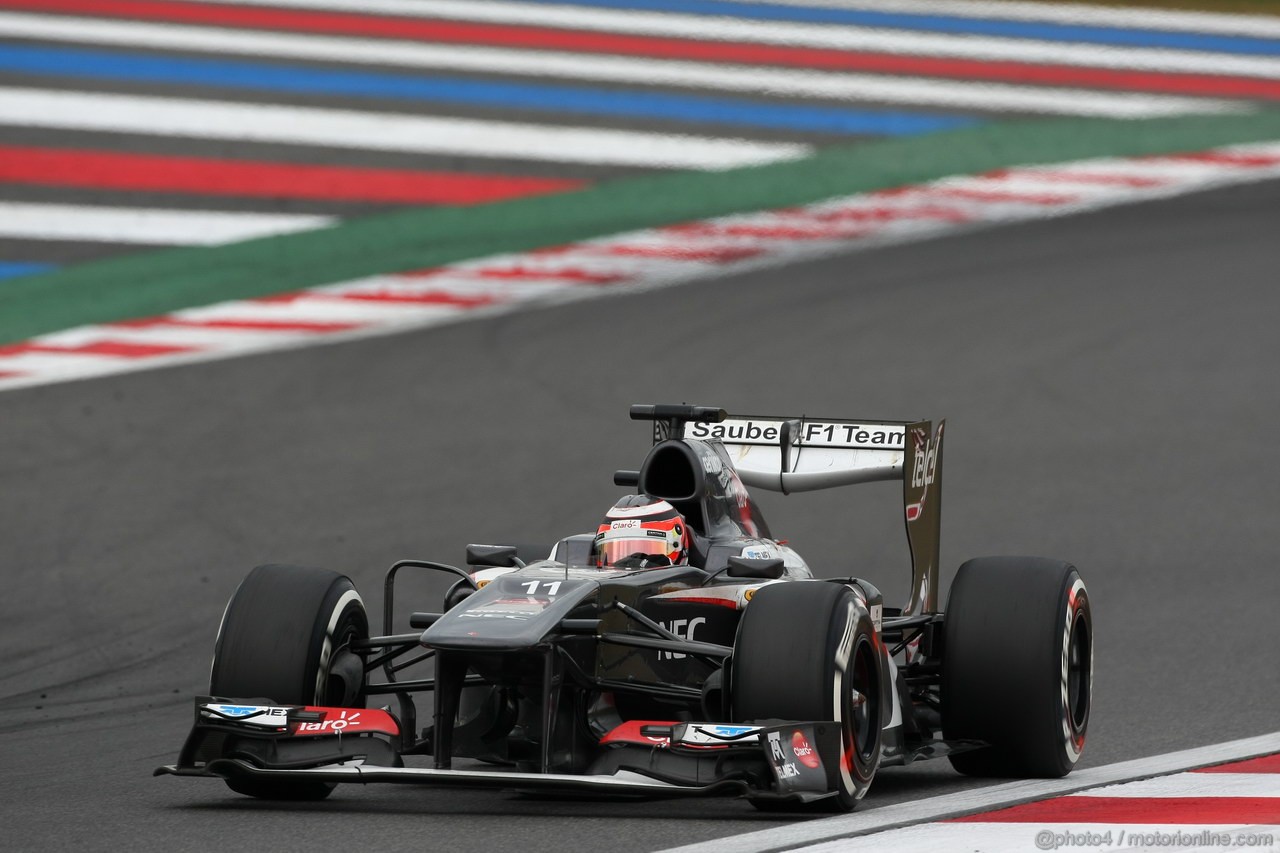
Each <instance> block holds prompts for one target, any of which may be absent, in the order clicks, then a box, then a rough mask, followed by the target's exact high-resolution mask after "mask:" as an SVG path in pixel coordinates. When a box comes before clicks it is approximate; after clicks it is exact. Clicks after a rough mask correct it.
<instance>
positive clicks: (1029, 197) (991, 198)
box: [921, 187, 1080, 207]
mask: <svg viewBox="0 0 1280 853" xmlns="http://www.w3.org/2000/svg"><path fill="white" fill-rule="evenodd" d="M921 192H924V193H927V194H929V195H941V196H947V197H949V198H963V199H968V200H970V201H987V202H993V203H997V204H1003V203H1005V202H1011V203H1015V204H1039V205H1044V206H1046V207H1050V206H1052V205H1056V204H1070V203H1071V202H1074V201H1079V200H1080V197H1079V196H1078V195H1069V194H1067V193H1015V192H1003V191H1000V190H973V189H964V188H962V187H923V188H922V189H921Z"/></svg>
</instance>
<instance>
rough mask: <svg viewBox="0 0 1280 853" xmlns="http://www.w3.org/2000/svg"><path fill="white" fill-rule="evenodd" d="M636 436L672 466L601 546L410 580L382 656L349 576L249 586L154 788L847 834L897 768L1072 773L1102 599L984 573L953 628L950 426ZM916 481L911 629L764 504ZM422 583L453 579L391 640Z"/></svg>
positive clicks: (962, 575)
mask: <svg viewBox="0 0 1280 853" xmlns="http://www.w3.org/2000/svg"><path fill="white" fill-rule="evenodd" d="M631 417H632V419H634V420H642V421H649V422H651V423H652V429H653V446H652V448H651V449H650V450H649V452H648V455H647V456H646V457H645V459H644V462H643V464H642V465H641V466H640V468H639V470H627V471H619V472H617V473H616V474H615V475H614V482H615V483H616V484H617V485H620V486H627V487H633V488H634V491H635V494H634V495H632V496H631V497H632V500H627V499H624V500H623V501H621V502H619V504H618V507H617V508H615V509H616V511H611V512H610V516H609V519H606V523H605V524H604V525H602V526H601V529H600V530H599V531H598V532H597V533H595V534H592V533H584V534H580V535H574V536H569V537H567V538H565V539H561V540H560V541H559V542H558V543H556V545H555V546H554V547H553V548H551V549H550V553H549V554H548V555H547V556H546V558H545V559H537V560H531V561H530V562H528V563H525V562H524V561H523V560H522V559H521V557H520V552H519V550H518V549H517V548H516V547H513V546H491V545H472V546H469V547H468V548H467V552H466V553H467V564H468V565H467V567H466V568H459V567H455V566H451V565H446V564H443V563H436V562H429V561H416V560H406V561H403V562H399V563H396V564H395V565H393V566H392V567H391V568H390V569H389V570H388V571H387V574H386V580H385V585H384V599H383V631H382V634H381V635H379V636H371V635H370V632H369V622H368V618H367V616H366V613H365V607H364V603H363V600H362V599H361V597H360V595H359V593H358V592H357V591H356V589H355V587H354V586H353V585H352V583H351V581H350V580H349V579H348V578H347V577H345V576H343V575H340V574H336V573H334V572H330V571H325V570H321V569H313V568H302V567H297V566H285V565H266V566H259V567H258V568H256V569H254V570H253V571H252V572H251V573H250V574H249V575H248V576H247V577H246V578H245V579H244V581H243V582H242V583H241V584H240V586H239V588H238V589H237V590H236V592H235V593H234V595H233V596H232V598H231V601H230V602H229V603H228V605H227V609H226V612H225V614H224V615H223V619H222V624H221V627H220V628H219V630H218V635H217V641H216V644H215V647H214V653H213V666H212V673H211V678H210V685H209V695H207V696H200V697H197V698H196V699H195V725H194V728H193V729H192V731H191V734H190V735H189V736H188V738H187V740H186V743H185V744H184V745H183V747H182V750H181V753H180V755H179V758H178V763H177V764H175V765H171V766H166V767H161V768H159V769H158V770H157V771H156V773H157V775H158V774H174V775H178V776H203V777H220V778H222V779H223V780H225V781H226V783H227V785H229V786H230V787H231V788H232V790H234V791H237V792H239V793H242V794H247V795H251V796H255V797H264V798H274V799H319V798H321V797H324V796H326V795H328V793H329V792H330V791H331V790H332V789H333V787H334V786H335V784H336V783H340V782H360V783H367V782H400V783H412V784H421V785H447V786H456V787H496V788H504V789H510V790H517V791H531V792H538V791H559V792H565V791H569V792H573V791H580V792H591V793H593V794H599V793H609V792H612V793H616V794H619V795H627V796H637V795H639V796H647V797H681V796H698V795H703V796H705V795H731V796H742V797H745V798H746V799H748V800H749V801H750V802H752V803H753V804H754V805H756V806H758V807H760V808H766V809H787V808H808V807H813V808H818V809H831V810H848V809H852V808H853V807H854V806H855V805H856V804H857V803H858V801H859V800H860V799H861V798H862V796H863V795H864V794H865V793H866V791H867V788H868V786H869V785H870V784H871V782H872V780H873V778H874V777H875V775H876V772H877V770H878V769H879V768H880V767H883V766H887V765H901V764H908V763H910V762H913V761H916V760H920V759H924V758H933V757H937V756H943V755H945V756H947V758H948V759H949V760H950V762H951V763H952V765H954V767H955V768H956V769H957V770H959V771H960V772H961V773H966V774H972V775H978V776H1010V777H1056V776H1062V775H1064V774H1066V773H1068V772H1070V770H1071V769H1072V767H1073V766H1074V765H1075V764H1076V762H1077V761H1078V759H1079V758H1080V755H1081V751H1082V749H1083V748H1084V741H1085V730H1086V728H1087V725H1088V721H1089V707H1090V699H1091V682H1092V654H1093V645H1092V633H1093V632H1092V622H1091V615H1090V607H1089V596H1088V594H1087V592H1086V590H1085V585H1084V582H1083V581H1082V580H1081V578H1080V575H1079V573H1078V572H1077V571H1076V569H1075V568H1074V567H1073V566H1071V565H1070V564H1068V563H1064V562H1059V561H1054V560H1047V559H1040V558H1033V557H984V558H979V559H973V560H969V561H968V562H966V563H964V564H963V565H962V566H960V568H959V571H958V573H957V574H956V576H955V579H954V581H953V583H952V585H951V590H950V596H949V601H948V607H947V609H946V611H945V612H943V611H942V610H941V609H940V608H939V606H938V594H939V582H938V581H939V567H938V553H939V549H938V534H939V519H940V499H941V488H942V439H943V430H944V427H945V422H943V423H939V424H938V427H937V430H936V431H934V430H933V427H932V425H931V423H930V422H928V421H918V422H912V421H875V422H865V421H852V420H832V419H828V420H816V419H811V418H802V417H801V418H791V417H755V416H739V415H734V416H729V415H726V413H725V412H724V411H723V410H720V409H715V408H706V407H696V406H685V405H656V406H653V405H644V406H633V407H632V409H631ZM897 479H900V480H902V483H903V490H902V494H903V507H904V509H903V514H904V518H905V524H906V531H907V540H908V544H909V546H910V551H911V564H912V578H911V583H910V587H909V594H908V598H907V601H906V603H905V604H904V605H903V606H902V607H901V608H892V607H886V606H884V604H883V601H882V598H881V593H880V591H879V590H878V589H877V588H876V586H875V585H874V584H873V583H872V582H871V581H869V580H867V579H865V578H861V577H853V576H843V577H823V578H817V577H815V576H814V574H813V572H812V571H811V570H810V568H809V566H808V565H807V564H806V563H805V562H804V560H803V559H801V557H800V555H799V554H798V553H796V551H794V550H793V549H792V548H791V547H789V546H788V545H787V544H785V543H784V542H783V541H782V540H779V539H777V538H775V537H774V535H773V534H772V533H771V532H770V530H769V528H768V526H767V525H766V524H765V521H764V519H763V518H762V517H761V514H760V511H759V509H758V507H757V506H756V504H755V503H754V502H753V500H752V498H751V496H750V494H749V493H748V491H747V486H751V487H753V488H759V489H769V490H774V491H779V492H783V493H790V492H798V491H806V490H813V489H827V488H831V487H837V486H844V485H850V484H855V483H864V482H871V481H877V480H897ZM654 506H660V507H664V508H665V509H666V510H672V511H673V512H669V513H667V514H666V515H665V516H664V518H666V519H667V520H666V521H665V522H663V524H664V525H665V526H663V527H662V528H661V529H654V530H641V529H633V528H640V527H641V526H642V525H640V523H639V521H637V520H636V519H632V518H630V517H629V516H630V514H632V513H634V514H636V515H640V514H643V513H644V512H647V511H648V509H652V508H653V507H654ZM646 508H648V509H646ZM673 519H674V520H673ZM623 534H627V535H631V534H634V535H635V536H640V537H645V536H653V537H655V541H656V540H661V541H662V542H663V543H665V544H661V545H658V546H657V547H656V548H646V547H644V546H645V545H646V544H649V543H648V542H647V540H644V539H638V540H636V539H633V541H635V542H638V543H639V546H640V547H639V550H638V551H637V552H636V553H633V554H631V555H629V557H625V558H623V559H619V560H610V559H605V556H604V555H605V553H606V550H607V546H609V543H616V542H617V541H621V540H620V538H619V537H621V536H622V535H623ZM629 547H633V546H624V547H623V548H622V550H624V551H625V550H628V548H629ZM672 547H674V548H676V550H675V551H674V552H671V553H670V554H667V553H662V552H663V551H664V550H665V549H667V548H672ZM672 554H674V555H676V556H677V557H678V559H675V560H672V559H670V557H671V556H672ZM823 568H824V571H823V574H824V575H829V574H833V573H843V572H846V571H848V568H847V567H843V566H841V567H823ZM405 572H434V573H443V574H445V575H446V576H449V577H450V578H453V579H454V582H453V584H452V586H451V587H450V588H449V590H448V592H447V593H446V594H445V596H444V601H443V605H442V607H441V608H440V610H438V611H432V612H422V611H417V612H412V613H411V615H410V616H409V618H408V622H409V625H410V627H411V628H412V631H411V632H409V633H398V634H397V633H393V627H392V626H393V616H394V614H395V612H396V611H395V586H396V581H397V578H398V577H399V576H400V575H401V574H402V573H405ZM428 670H429V671H428ZM407 672H408V673H410V675H406V673H407ZM390 697H394V699H395V703H394V706H393V705H392V704H391V703H390V701H389V698H390ZM384 699H386V700H387V704H385V705H383V706H382V707H377V706H378V705H380V704H382V701H383V700H384Z"/></svg>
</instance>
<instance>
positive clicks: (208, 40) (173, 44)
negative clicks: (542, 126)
mask: <svg viewBox="0 0 1280 853" xmlns="http://www.w3.org/2000/svg"><path fill="white" fill-rule="evenodd" d="M0 36H10V37H16V38H31V39H45V40H51V41H64V42H75V43H81V44H97V45H112V46H124V47H130V48H156V49H163V50H185V51H196V52H201V53H213V54H217V55H219V56H224V55H236V54H240V55H247V56H266V57H273V58H290V59H304V60H319V61H325V62H336V63H342V64H366V65H378V66H386V65H400V66H405V67H409V68H430V69H437V70H443V71H447V72H450V73H456V72H478V73H491V74H510V75H516V76H530V77H558V78H564V79H570V80H587V81H603V82H610V83H630V84H638V85H646V86H673V87H680V88H693V89H715V90H721V91H733V92H748V93H751V94H759V93H766V94H770V95H775V96H794V97H803V98H827V99H833V100H845V101H889V102H894V103H902V104H912V105H925V106H945V107H950V108H958V109H976V110H989V111H993V112H1002V111H1020V112H1039V113H1048V114H1057V115H1080V116H1101V117H1108V118H1135V119H1136V118H1153V117H1156V116H1168V115H1179V114H1185V113H1209V112H1225V111H1230V110H1236V109H1241V108H1242V107H1241V106H1240V105H1238V104H1236V103H1234V102H1231V101H1222V100H1211V99H1207V98H1182V97H1173V96H1164V95H1149V94H1128V93H1113V92H1100V91H1093V90H1089V89H1050V88H1045V87H1041V86H1015V85H1006V84H994V83H972V82H968V81H949V80H935V79H928V78H919V77H917V78H912V77H897V76H887V75H882V74H845V73H837V72H826V71H798V70H790V69H782V68H772V67H761V66H750V65H726V64H719V63H705V62H684V61H676V60H663V59H635V58H630V57H621V56H599V55H591V54H575V53H557V52H551V51H534V50H506V49H502V48H490V47H481V46H472V45H467V46H456V45H445V44H423V43H418V42H406V41H391V40H385V39H357V38H334V37H329V36H312V35H305V36H304V35H292V34H281V33H268V32H254V31H248V30H225V29H212V28H207V27H186V26H180V25H175V24H149V23H136V22H115V21H103V20H99V19H91V18H69V17H54V16H43V15H25V14H9V13H2V12H0Z"/></svg>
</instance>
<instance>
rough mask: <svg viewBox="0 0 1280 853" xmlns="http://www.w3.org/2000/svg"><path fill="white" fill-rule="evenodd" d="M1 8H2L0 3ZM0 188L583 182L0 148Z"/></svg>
mask: <svg viewBox="0 0 1280 853" xmlns="http://www.w3.org/2000/svg"><path fill="white" fill-rule="evenodd" d="M0 2H2V0H0ZM0 181H11V182H14V183H23V184H42V185H46V186H62V187H91V188H94V189H112V190H135V191H141V190H153V191H158V192H185V193H206V194H210V195H239V196H250V197H255V198H264V197H265V198H299V199H314V200H324V201H362V202H384V203H397V204H481V203H484V202H490V201H499V200H502V199H509V198H518V197H521V196H528V195H536V194H540V193H550V192H561V191H564V190H570V189H576V188H578V187H580V186H582V185H583V182H582V181H577V180H568V179H560V178H528V177H504V176H501V175H470V174H461V173H454V172H413V171H406V170H393V169H367V168H345V167H336V166H311V165H300V164H294V163H265V162H253V161H246V160H214V159H207V158H201V157H173V156H160V155H151V154H125V153H120V152H115V151H86V150H73V149H55V148H30V147H20V146H12V145H3V146H0Z"/></svg>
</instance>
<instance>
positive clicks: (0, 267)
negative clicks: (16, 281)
mask: <svg viewBox="0 0 1280 853" xmlns="http://www.w3.org/2000/svg"><path fill="white" fill-rule="evenodd" d="M51 269H53V264H32V263H22V262H18V261H0V279H5V278H17V277H18V276H20V275H35V274H36V273H39V272H48V271H49V270H51Z"/></svg>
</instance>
